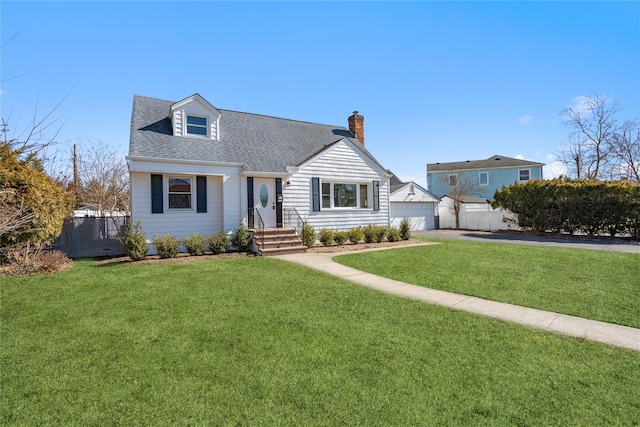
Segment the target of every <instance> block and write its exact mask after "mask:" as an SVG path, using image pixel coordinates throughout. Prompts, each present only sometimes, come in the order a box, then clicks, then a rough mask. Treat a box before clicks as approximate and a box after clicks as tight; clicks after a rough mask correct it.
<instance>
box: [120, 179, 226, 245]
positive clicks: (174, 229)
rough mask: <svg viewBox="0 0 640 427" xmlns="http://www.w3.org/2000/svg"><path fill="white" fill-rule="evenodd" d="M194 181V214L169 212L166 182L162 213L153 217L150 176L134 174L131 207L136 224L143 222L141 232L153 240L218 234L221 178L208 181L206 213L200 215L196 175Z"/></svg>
mask: <svg viewBox="0 0 640 427" xmlns="http://www.w3.org/2000/svg"><path fill="white" fill-rule="evenodd" d="M192 178H193V184H194V185H193V187H194V192H193V196H192V199H193V205H194V206H193V207H194V209H193V210H189V211H187V210H180V211H177V210H168V209H167V194H166V191H167V185H166V178H165V182H163V191H164V194H163V201H164V209H163V213H151V174H149V173H142V172H134V173H132V174H131V188H132V196H133V197H132V203H131V216H132V219H133V221H140V222H141V224H142V230H143V231H144V234H145V235H146V236H147V239H148V240H150V239H152V238H153V236H154V235H157V236H162V235H166V234H172V235H174V236H176V237H177V238H183V237H185V236H186V235H188V234H190V233H200V234H204V235H205V236H209V235H211V234H214V233H217V232H219V231H220V230H222V226H223V206H222V177H219V176H208V177H207V212H206V213H198V212H196V210H195V199H196V195H195V175H193V176H192Z"/></svg>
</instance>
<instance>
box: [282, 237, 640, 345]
mask: <svg viewBox="0 0 640 427" xmlns="http://www.w3.org/2000/svg"><path fill="white" fill-rule="evenodd" d="M427 244H429V243H427ZM389 249H392V248H389ZM337 255H340V254H335V253H304V254H293V255H279V256H274V257H273V258H276V259H281V260H284V261H288V262H293V263H296V264H300V265H304V266H306V267H309V268H312V269H314V270H318V271H322V272H324V273H328V274H331V275H333V276H337V277H340V278H342V279H345V280H348V281H350V282H353V283H357V284H359V285H362V286H366V287H368V288H371V289H375V290H378V291H382V292H387V293H390V294H394V295H399V296H402V297H406V298H410V299H414V300H418V301H424V302H428V303H431V304H436V305H441V306H444V307H450V308H453V309H456V310H463V311H468V312H470V313H475V314H480V315H482V316H487V317H492V318H495V319H500V320H506V321H508V322H513V323H518V324H521V325H525V326H529V327H532V328H537V329H545V330H547V331H552V332H557V333H559V334H564V335H569V336H572V337H576V338H582V339H587V340H591V341H597V342H600V343H604V344H609V345H612V346H616V347H622V348H626V349H631V350H635V351H640V329H635V328H631V327H628V326H620V325H614V324H611V323H605V322H598V321H595V320H587V319H582V318H580V317H574V316H567V315H565V314H559V313H553V312H550V311H544V310H536V309H533V308H527V307H521V306H517V305H513V304H506V303H502V302H496V301H489V300H486V299H482V298H477V297H470V296H466V295H459V294H454V293H452V292H445V291H439V290H435V289H429V288H425V287H422V286H416V285H411V284H408V283H403V282H399V281H397V280H392V279H386V278H384V277H380V276H376V275H374V274H370V273H365V272H362V271H360V270H356V269H354V268H351V267H346V266H344V265H342V264H338V263H337V262H335V261H333V259H332V258H333V257H334V256H337Z"/></svg>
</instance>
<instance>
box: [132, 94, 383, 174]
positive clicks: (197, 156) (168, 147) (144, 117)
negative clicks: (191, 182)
mask: <svg viewBox="0 0 640 427" xmlns="http://www.w3.org/2000/svg"><path fill="white" fill-rule="evenodd" d="M172 104H174V102H173V101H165V100H161V99H155V98H149V97H145V96H140V95H136V96H134V99H133V112H132V115H131V137H130V141H129V156H131V157H149V158H163V159H177V160H203V161H212V162H229V163H242V164H244V169H245V170H249V171H256V172H275V173H283V172H286V167H287V166H297V165H299V164H301V163H302V162H303V161H305V160H307V159H308V158H309V157H310V156H312V155H313V154H315V153H318V152H320V151H321V150H323V149H324V148H326V147H328V146H330V145H331V144H334V143H336V142H337V141H339V140H341V139H343V138H347V139H349V140H350V141H352V142H354V143H355V144H356V145H357V146H359V147H360V148H361V149H362V150H363V152H364V153H365V154H366V155H367V156H369V157H370V158H371V159H372V160H373V161H375V162H376V163H378V162H377V161H376V160H375V158H374V157H373V156H372V155H371V154H370V153H369V152H368V151H367V150H366V149H364V147H363V146H362V144H360V142H359V141H358V140H357V139H355V138H354V136H353V134H352V133H351V132H350V131H349V129H347V128H345V127H341V126H330V125H322V124H316V123H309V122H302V121H296V120H289V119H281V118H276V117H269V116H263V115H259V114H250V113H240V112H237V111H230V110H222V109H219V111H220V112H221V114H222V115H221V117H220V140H219V141H212V140H206V139H201V138H187V137H176V136H173V131H172V129H171V120H170V118H169V108H170V106H171V105H172Z"/></svg>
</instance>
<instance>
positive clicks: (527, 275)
mask: <svg viewBox="0 0 640 427" xmlns="http://www.w3.org/2000/svg"><path fill="white" fill-rule="evenodd" d="M437 241H438V242H439V243H440V244H438V245H429V246H416V247H409V248H403V249H396V250H387V251H378V252H366V253H352V254H348V255H342V256H339V257H335V258H334V260H335V261H337V262H339V263H341V264H344V265H348V266H350V267H353V268H357V269H358V270H362V271H367V272H369V273H373V274H377V275H379V276H384V277H387V278H391V279H395V280H400V281H402V282H407V283H412V284H415V285H420V286H425V287H429V288H433V289H440V290H444V291H449V292H455V293H459V294H464V295H472V296H476V297H480V298H486V299H490V300H494V301H501V302H507V303H511V304H516V305H522V306H526V307H533V308H538V309H541V310H548V311H554V312H558V313H563V314H569V315H573V316H578V317H583V318H587V319H593V320H600V321H603V322H609V323H617V324H620V325H626V326H632V327H635V328H640V304H639V303H638V301H640V255H637V254H627V253H614V252H601V251H588V250H577V249H563V248H548V247H534V246H524V245H505V244H498V243H484V242H466V241H455V240H437Z"/></svg>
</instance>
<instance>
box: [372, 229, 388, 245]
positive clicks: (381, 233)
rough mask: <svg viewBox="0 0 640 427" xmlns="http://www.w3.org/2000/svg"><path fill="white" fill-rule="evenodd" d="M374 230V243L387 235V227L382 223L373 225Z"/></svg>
mask: <svg viewBox="0 0 640 427" xmlns="http://www.w3.org/2000/svg"><path fill="white" fill-rule="evenodd" d="M374 230H375V234H374V239H375V241H376V243H380V242H382V241H383V240H384V238H385V237H386V236H387V227H384V226H382V225H376V226H375V227H374Z"/></svg>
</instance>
